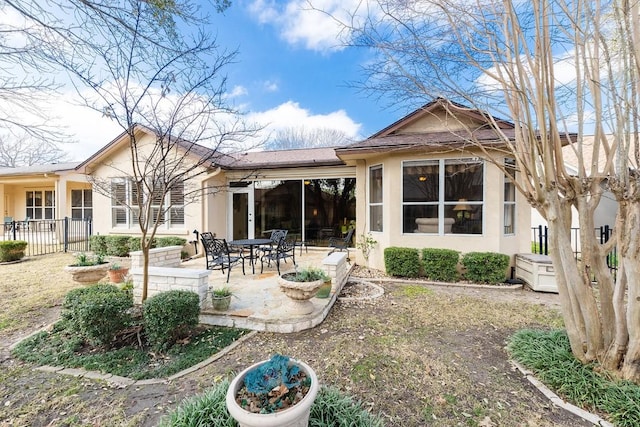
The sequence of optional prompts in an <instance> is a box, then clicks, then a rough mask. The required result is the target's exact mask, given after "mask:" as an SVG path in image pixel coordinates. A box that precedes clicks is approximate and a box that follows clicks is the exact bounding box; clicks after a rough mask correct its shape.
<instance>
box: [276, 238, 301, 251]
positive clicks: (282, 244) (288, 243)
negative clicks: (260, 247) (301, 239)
mask: <svg viewBox="0 0 640 427" xmlns="http://www.w3.org/2000/svg"><path fill="white" fill-rule="evenodd" d="M295 248H296V236H295V235H294V236H292V237H283V238H282V239H280V241H279V242H278V247H277V248H276V252H277V253H279V254H283V253H287V252H291V251H293V250H295Z"/></svg>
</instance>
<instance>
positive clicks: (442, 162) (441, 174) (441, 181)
mask: <svg viewBox="0 0 640 427" xmlns="http://www.w3.org/2000/svg"><path fill="white" fill-rule="evenodd" d="M447 160H458V161H460V160H476V161H478V162H479V163H480V164H481V165H482V201H471V200H469V201H467V202H466V203H467V204H468V205H473V206H481V207H482V233H479V234H463V233H445V232H444V212H445V207H446V206H451V205H456V204H458V201H452V202H447V201H445V200H444V194H445V188H444V185H445V166H446V162H447ZM420 161H425V162H426V161H432V162H433V161H438V201H437V202H405V201H404V183H403V181H404V179H402V178H403V177H404V167H405V164H406V163H408V162H420ZM486 163H487V162H486V161H484V160H483V159H481V158H476V157H452V158H442V159H411V160H403V161H402V162H401V165H400V175H401V180H400V198H401V202H400V206H401V218H402V219H401V224H400V227H401V229H402V230H404V207H405V206H408V205H410V206H436V205H437V206H438V232H437V233H418V232H416V233H403V235H415V234H420V235H428V236H451V235H455V236H472V237H477V236H483V235H484V233H485V217H486V211H485V209H484V208H485V200H486V187H487V183H486V177H487V174H486V172H487V168H486Z"/></svg>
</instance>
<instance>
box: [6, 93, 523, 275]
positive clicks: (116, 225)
mask: <svg viewBox="0 0 640 427" xmlns="http://www.w3.org/2000/svg"><path fill="white" fill-rule="evenodd" d="M486 120H487V116H486V115H485V114H483V113H482V112H479V111H476V110H473V109H469V108H466V107H464V106H461V105H458V104H454V103H450V102H449V101H446V100H443V99H437V100H435V101H433V102H431V103H429V104H427V105H425V106H423V107H421V108H420V109H418V110H416V111H414V112H412V113H411V114H409V115H407V116H405V117H404V118H402V119H401V120H399V121H397V122H395V123H393V124H391V125H389V126H387V127H385V128H384V129H382V130H381V131H379V132H377V133H376V134H374V135H372V136H371V137H370V138H368V139H366V140H364V141H361V142H357V143H354V144H351V145H348V146H343V147H337V148H314V149H306V148H305V149H298V150H284V151H267V152H247V153H242V154H238V155H216V156H211V154H212V152H211V151H210V150H208V149H207V148H205V147H201V146H196V145H194V144H190V143H188V142H185V145H184V147H178V149H179V150H185V152H187V153H188V155H189V156H191V158H192V159H193V161H194V162H197V161H198V160H199V159H202V158H204V157H206V158H210V159H211V161H208V162H204V163H201V164H200V165H199V168H200V170H199V174H198V175H197V176H196V177H195V178H193V179H191V180H189V182H184V183H183V185H180V186H176V188H175V189H172V191H171V192H170V194H168V195H167V196H166V197H167V199H166V200H165V201H164V203H165V206H166V205H168V204H169V203H170V204H171V209H170V210H169V211H168V212H167V214H166V215H165V221H164V223H163V224H162V225H160V227H159V230H158V234H159V235H173V236H180V237H184V238H186V239H188V240H191V239H193V237H194V236H193V234H192V233H193V231H194V230H199V231H212V232H215V233H216V234H217V235H218V236H219V237H225V238H227V239H238V238H251V237H261V236H262V235H265V234H266V233H269V232H270V230H271V229H273V228H286V229H288V230H289V233H291V234H295V235H296V236H297V237H298V239H299V240H300V241H304V242H306V243H307V244H308V245H310V246H326V244H327V242H328V238H329V237H331V236H340V235H343V234H346V233H347V231H348V230H349V229H350V228H355V236H356V239H357V238H359V237H360V236H362V235H363V234H366V233H371V235H372V237H373V238H374V239H375V240H377V241H378V244H377V245H376V246H375V247H374V249H373V251H372V253H371V256H370V258H369V264H370V265H371V266H373V267H376V268H383V267H384V261H383V249H384V248H385V247H389V246H405V247H416V248H424V247H444V248H451V249H455V250H459V251H461V252H469V251H494V252H501V253H505V254H509V255H514V254H516V253H519V252H527V251H528V249H529V247H530V223H531V209H530V207H529V205H528V204H527V202H526V200H525V199H524V198H523V197H521V196H520V195H519V194H518V193H517V192H516V191H515V187H514V185H513V184H512V180H513V179H518V177H517V175H516V173H515V171H514V172H512V173H509V174H506V175H505V173H503V172H502V170H501V169H499V168H497V167H496V166H495V165H493V164H492V163H491V162H489V161H487V159H486V154H483V150H480V149H479V148H477V147H476V146H474V145H473V144H471V143H470V142H469V140H470V136H471V133H472V134H473V138H474V139H476V140H479V141H481V142H482V144H483V146H484V148H485V149H486V151H485V152H487V153H489V155H491V156H493V158H494V160H495V161H497V162H506V164H507V165H510V164H511V163H510V162H511V160H510V159H508V158H504V154H503V153H501V152H500V150H499V148H500V146H501V145H502V144H501V143H500V142H499V139H498V138H497V137H496V134H495V132H494V131H493V130H491V129H490V128H489V126H487V121H486ZM495 120H496V123H498V124H499V126H500V127H501V131H502V133H503V134H506V135H508V136H509V135H513V125H512V124H511V123H509V122H507V121H504V120H498V119H495ZM134 130H135V132H136V137H137V139H138V141H139V144H140V145H141V146H147V147H149V148H151V147H153V144H154V143H155V141H156V138H155V136H154V135H152V134H151V132H150V131H149V130H148V129H145V128H144V127H142V126H139V127H136V128H135V129H134ZM67 168H68V169H66V168H62V167H59V168H54V169H55V170H56V173H55V174H53V175H54V176H47V175H46V172H44V173H43V172H41V171H40V172H34V173H33V174H32V175H31V176H30V177H27V176H22V180H23V181H22V183H21V184H20V185H12V184H11V183H10V182H11V175H10V174H9V172H8V171H6V170H5V171H0V189H1V190H2V191H3V192H4V194H10V195H11V196H10V197H8V198H7V197H5V198H3V200H2V203H3V205H2V207H3V210H4V212H5V215H6V216H11V215H13V216H16V217H18V218H19V217H20V216H21V215H24V214H23V212H24V213H25V214H26V212H29V211H28V210H25V209H28V208H29V205H28V200H29V193H28V192H29V191H31V190H30V188H31V187H34V188H37V189H39V190H37V191H42V192H43V193H42V195H41V196H40V197H43V198H44V199H43V200H45V201H46V200H47V197H49V198H52V200H55V202H54V205H53V208H54V209H52V210H51V213H46V212H43V213H42V215H45V216H46V215H53V216H54V217H55V218H60V217H64V216H70V215H73V214H74V212H76V211H74V209H77V208H78V207H82V208H83V209H85V211H86V209H87V208H88V207H89V206H87V205H86V203H85V204H84V205H82V206H76V205H77V202H74V200H75V199H74V195H75V197H76V199H77V197H78V195H77V193H76V191H77V190H88V189H89V188H90V185H91V184H90V183H91V182H92V181H94V180H100V181H101V182H108V183H110V185H111V187H110V188H111V189H112V196H107V195H104V194H101V193H104V192H97V191H93V192H92V194H91V196H85V195H84V193H83V200H90V207H91V209H92V211H91V212H92V218H93V231H94V233H99V234H136V233H137V232H138V230H137V226H136V224H135V221H134V218H133V216H132V213H131V212H130V211H128V210H127V209H125V208H123V206H122V205H121V204H119V203H118V200H129V199H131V198H132V197H135V195H134V194H132V186H131V185H130V183H129V182H128V180H127V179H126V176H127V175H128V171H129V170H130V169H131V160H130V151H129V148H128V137H127V134H126V133H123V134H121V135H119V136H118V137H116V138H115V139H113V140H112V141H111V142H109V143H108V144H107V145H105V147H103V148H102V149H101V150H100V151H98V152H97V153H95V154H94V155H93V156H91V157H90V158H88V159H87V160H85V161H84V162H81V163H79V164H77V165H75V166H73V165H70V166H68V167H67ZM45 184H46V185H45ZM34 191H36V190H34ZM46 191H49V192H53V193H52V194H50V193H45V192H46ZM194 192H195V193H199V195H200V197H199V198H197V199H195V200H193V201H189V202H188V201H187V198H186V194H187V193H194ZM25 196H26V199H25ZM84 197H88V199H84ZM161 203H162V202H161V201H159V202H158V208H160V206H162V204H161ZM47 212H48V211H47ZM76 214H77V213H76ZM34 218H35V216H34ZM43 218H44V217H43ZM357 262H359V263H364V260H363V259H362V258H361V257H359V258H358V259H357Z"/></svg>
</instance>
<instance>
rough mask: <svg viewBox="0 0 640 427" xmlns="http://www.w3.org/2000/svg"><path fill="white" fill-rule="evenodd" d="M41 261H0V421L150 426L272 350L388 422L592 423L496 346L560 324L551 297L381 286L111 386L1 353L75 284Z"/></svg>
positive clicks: (57, 266) (56, 260) (58, 262)
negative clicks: (200, 360)
mask: <svg viewBox="0 0 640 427" xmlns="http://www.w3.org/2000/svg"><path fill="white" fill-rule="evenodd" d="M44 258H49V256H47V257H43V258H42V259H40V258H39V259H36V260H30V261H28V262H27V263H23V264H16V265H11V266H2V267H0V268H2V271H3V272H5V271H8V270H5V268H7V267H8V268H10V269H11V272H12V273H11V275H12V276H10V273H6V274H3V275H2V278H1V279H0V280H1V281H0V291H1V292H3V294H2V295H3V298H2V303H1V304H2V307H0V308H1V309H2V313H3V317H2V319H6V320H5V322H9V324H10V326H8V327H5V328H4V330H0V342H2V343H3V344H1V345H0V348H1V349H3V354H2V355H0V356H3V357H0V362H1V368H2V369H0V371H1V372H2V373H1V374H0V426H2V427H4V426H27V425H29V426H81V425H82V426H85V425H87V426H155V425H157V424H158V422H159V419H160V418H161V416H162V415H163V414H165V413H167V412H168V411H170V410H171V409H172V408H174V407H175V406H176V405H177V404H178V403H179V402H180V400H181V399H183V398H185V397H188V396H191V395H193V394H196V393H199V392H202V391H203V390H204V389H205V388H207V387H209V386H210V385H211V384H212V383H214V382H215V381H219V380H220V379H222V378H224V377H225V376H228V375H231V374H232V373H233V372H238V371H240V370H241V369H243V368H244V367H246V366H248V365H249V364H251V363H254V362H256V361H259V360H263V359H267V358H269V357H270V356H271V355H272V354H273V353H275V352H279V353H282V354H287V355H290V356H292V357H295V358H299V359H302V360H305V361H306V362H307V363H308V364H309V365H310V366H312V367H313V368H314V369H315V370H316V373H317V374H318V377H319V380H320V381H321V382H322V383H324V384H330V385H334V386H336V387H338V388H339V389H341V390H342V391H345V392H347V393H349V394H351V395H353V396H355V397H356V398H357V399H360V400H361V401H363V402H364V404H365V406H366V407H368V408H370V410H371V411H373V412H376V413H379V414H381V415H382V417H383V418H384V419H385V421H386V425H387V426H403V427H412V426H447V427H448V426H457V425H460V426H480V427H490V426H530V427H535V426H587V425H589V424H588V423H585V422H583V421H582V420H580V419H578V418H576V417H574V416H571V415H570V414H568V413H567V412H564V411H563V410H560V409H558V408H556V407H554V406H553V405H552V404H551V403H550V402H549V401H548V400H547V399H546V398H544V397H543V396H542V395H541V394H540V393H539V392H538V391H537V390H535V389H534V388H533V387H532V386H531V385H530V384H529V383H528V382H527V381H526V380H524V379H523V378H522V377H521V375H519V374H518V373H516V372H514V370H513V369H512V367H511V365H510V364H509V361H508V358H507V355H506V352H505V350H504V346H505V343H506V339H507V338H508V337H509V336H510V335H511V333H512V332H513V331H515V330H516V329H519V328H522V327H557V326H559V325H561V319H560V316H559V314H558V311H557V309H556V308H555V307H553V306H552V305H549V304H547V303H546V302H545V301H547V300H548V299H543V300H541V301H542V302H535V301H537V300H536V296H535V295H524V294H522V293H521V294H517V293H513V291H504V290H502V291H500V290H496V291H493V290H491V291H484V290H480V291H479V290H476V291H467V290H464V289H462V290H461V289H447V288H442V287H436V286H433V287H432V286H424V285H420V284H415V283H409V284H397V283H383V284H382V286H383V287H384V288H385V292H386V293H385V295H384V296H383V297H381V298H379V299H376V300H373V301H370V302H362V303H353V302H351V303H346V302H338V303H337V304H336V306H335V307H334V308H333V310H332V311H331V313H330V315H329V317H328V318H327V319H326V320H325V322H323V323H322V324H321V325H319V326H318V327H316V328H314V329H311V330H307V331H303V332H300V333H295V334H286V335H283V334H271V333H260V334H257V335H255V336H253V337H252V338H250V339H249V340H247V341H246V342H245V343H243V344H242V345H241V346H239V347H238V348H236V349H235V350H233V351H232V352H230V353H229V354H228V355H226V356H225V357H223V358H221V359H219V360H218V361H216V362H214V363H212V364H211V365H209V366H207V367H206V368H203V369H200V370H198V371H196V372H194V373H192V374H190V375H188V376H186V377H184V378H181V379H178V380H176V381H174V382H172V383H171V384H155V385H149V386H140V387H135V388H132V387H129V388H126V389H118V388H113V387H110V386H108V385H106V384H104V383H102V382H100V381H94V380H88V379H79V378H73V377H68V376H61V375H56V374H50V373H45V372H40V371H34V370H32V367H31V366H28V365H23V364H21V363H19V362H17V361H15V360H14V359H12V358H10V357H9V356H8V352H7V350H6V346H7V345H8V344H9V343H11V342H12V341H11V339H10V338H11V336H12V335H14V334H16V333H25V332H27V331H28V330H29V329H33V326H34V325H38V324H40V323H42V319H43V316H44V318H46V316H47V313H56V311H55V309H50V308H48V307H51V306H52V305H56V304H59V303H60V302H61V300H62V296H63V295H64V294H65V293H66V291H67V290H68V289H70V288H72V287H74V285H72V284H71V283H70V282H69V280H68V278H67V277H66V276H64V273H63V272H62V267H63V266H64V265H66V264H68V263H69V261H70V259H71V258H70V256H66V255H55V256H51V259H47V260H45V259H44ZM40 266H42V267H40ZM26 267H28V268H26ZM5 291H6V292H7V293H5ZM496 292H497V293H496ZM504 292H512V293H511V294H508V295H510V296H509V297H505V296H504V295H505V294H504ZM520 292H522V291H520ZM500 295H502V296H500ZM525 297H526V298H525ZM521 300H524V301H528V302H522V301H521ZM531 301H534V302H533V303H532V302H531ZM6 311H9V312H10V313H11V314H9V315H7V314H5V313H6ZM50 316H51V315H50ZM14 319H15V320H14Z"/></svg>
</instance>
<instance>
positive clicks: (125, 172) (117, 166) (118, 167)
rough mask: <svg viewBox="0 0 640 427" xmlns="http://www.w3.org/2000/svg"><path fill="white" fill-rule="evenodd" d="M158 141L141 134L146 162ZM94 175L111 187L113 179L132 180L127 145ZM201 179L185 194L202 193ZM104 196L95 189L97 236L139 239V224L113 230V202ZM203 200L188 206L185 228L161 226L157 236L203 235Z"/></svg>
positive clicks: (188, 186)
mask: <svg viewBox="0 0 640 427" xmlns="http://www.w3.org/2000/svg"><path fill="white" fill-rule="evenodd" d="M154 143H155V138H154V137H153V136H150V135H148V134H141V136H140V138H139V140H138V147H139V148H138V150H139V153H140V154H141V156H140V157H141V158H144V153H147V152H149V150H150V149H151V147H152V146H153V144H154ZM91 175H92V177H93V179H95V180H96V181H97V182H102V183H108V182H110V181H111V179H112V178H117V177H125V176H132V165H131V160H130V152H129V148H128V144H127V143H126V142H125V143H123V144H122V145H121V146H120V148H119V149H115V150H112V151H111V152H110V154H109V156H108V158H107V159H105V160H104V161H102V162H101V163H99V164H97V165H92V169H91ZM201 182H202V177H198V178H195V179H194V180H192V181H189V182H185V192H190V191H192V190H194V189H197V190H198V191H200V189H201V188H202V187H201ZM101 193H104V192H101V191H98V190H97V189H96V186H94V192H93V209H94V222H93V227H94V228H93V229H94V234H107V235H109V234H126V235H137V234H140V229H139V227H138V225H137V224H131V225H130V226H129V227H126V226H118V227H113V226H112V215H111V198H110V197H109V196H108V195H107V194H101ZM202 203H203V199H202V197H198V198H197V200H194V201H191V202H189V203H187V204H186V205H185V208H184V210H185V213H184V216H185V218H184V219H185V224H184V225H179V226H173V227H169V226H167V225H164V224H163V225H160V226H159V227H158V230H157V232H156V235H157V236H178V237H182V238H185V239H187V240H188V241H190V240H193V238H194V235H193V230H194V229H197V230H199V231H202V229H203V227H202Z"/></svg>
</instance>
